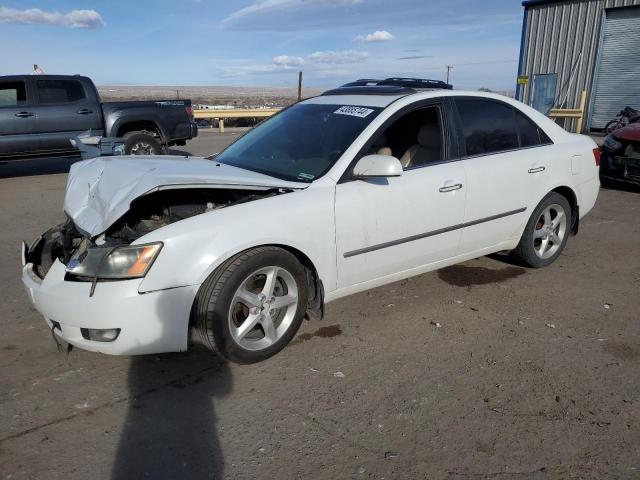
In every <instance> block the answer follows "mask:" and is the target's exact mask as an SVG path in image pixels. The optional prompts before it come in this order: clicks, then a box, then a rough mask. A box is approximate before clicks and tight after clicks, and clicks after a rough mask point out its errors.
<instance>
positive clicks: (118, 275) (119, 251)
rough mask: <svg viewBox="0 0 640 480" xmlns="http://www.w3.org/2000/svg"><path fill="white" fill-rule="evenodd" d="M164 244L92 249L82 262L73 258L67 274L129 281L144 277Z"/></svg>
mask: <svg viewBox="0 0 640 480" xmlns="http://www.w3.org/2000/svg"><path fill="white" fill-rule="evenodd" d="M161 248H162V243H147V244H145V245H126V246H124V247H116V248H114V249H109V248H105V247H99V248H90V249H89V250H87V254H86V256H85V257H84V258H82V260H80V259H79V258H72V259H71V261H69V264H68V265H67V272H69V273H71V274H73V275H78V276H82V277H97V278H110V279H127V278H140V277H144V276H145V275H146V274H147V272H148V271H149V268H151V265H152V264H153V262H154V260H155V259H156V257H157V256H158V253H160V249H161Z"/></svg>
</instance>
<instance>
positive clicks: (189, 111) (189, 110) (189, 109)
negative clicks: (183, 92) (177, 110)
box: [184, 105, 193, 118]
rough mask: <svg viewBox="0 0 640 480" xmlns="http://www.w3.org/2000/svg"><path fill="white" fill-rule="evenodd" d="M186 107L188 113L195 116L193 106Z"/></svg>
mask: <svg viewBox="0 0 640 480" xmlns="http://www.w3.org/2000/svg"><path fill="white" fill-rule="evenodd" d="M184 109H185V110H186V111H187V115H189V117H191V118H193V107H192V106H191V105H187V106H186V107H184Z"/></svg>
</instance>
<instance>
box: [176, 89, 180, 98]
mask: <svg viewBox="0 0 640 480" xmlns="http://www.w3.org/2000/svg"><path fill="white" fill-rule="evenodd" d="M176 98H177V99H178V100H180V90H177V89H176Z"/></svg>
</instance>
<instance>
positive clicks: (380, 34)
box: [356, 30, 396, 42]
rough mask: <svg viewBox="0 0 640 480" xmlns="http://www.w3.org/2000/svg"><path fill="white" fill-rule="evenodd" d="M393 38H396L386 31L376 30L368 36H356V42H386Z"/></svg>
mask: <svg viewBox="0 0 640 480" xmlns="http://www.w3.org/2000/svg"><path fill="white" fill-rule="evenodd" d="M394 38H396V36H395V35H394V34H392V33H389V32H387V31H386V30H376V31H375V32H373V33H370V34H368V35H358V36H357V37H356V40H357V41H358V42H388V41H390V40H393V39H394Z"/></svg>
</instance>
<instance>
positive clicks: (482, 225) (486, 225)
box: [455, 97, 554, 254]
mask: <svg viewBox="0 0 640 480" xmlns="http://www.w3.org/2000/svg"><path fill="white" fill-rule="evenodd" d="M455 104H456V107H457V112H458V117H457V118H458V124H459V127H458V129H459V137H460V144H461V145H460V147H461V149H462V150H463V152H464V155H465V156H464V160H463V164H464V168H465V171H466V174H467V184H468V190H467V203H466V209H465V215H464V224H465V228H464V230H463V233H462V240H461V243H460V253H462V254H466V253H471V252H478V253H479V254H481V253H482V252H481V250H483V249H486V248H490V247H493V246H496V245H499V244H501V243H503V242H506V241H508V240H510V239H513V238H515V237H517V236H518V235H519V233H520V229H521V226H522V224H523V223H524V222H526V220H527V219H528V218H529V216H530V215H531V211H529V208H530V206H531V204H532V203H533V202H534V201H535V199H536V198H537V197H538V196H540V192H541V191H542V190H544V188H545V185H547V183H548V176H549V175H551V170H552V166H553V165H552V163H553V157H554V156H553V152H552V151H551V150H549V149H553V146H552V145H551V140H549V138H548V137H547V136H546V135H545V134H544V132H543V131H542V130H541V129H539V127H538V126H537V125H536V124H535V123H534V122H533V121H532V120H530V119H529V118H528V117H526V115H524V113H522V112H521V111H519V110H517V109H516V108H514V107H512V106H511V105H509V104H507V103H504V102H501V101H499V100H493V99H489V98H476V97H457V98H456V100H455Z"/></svg>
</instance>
